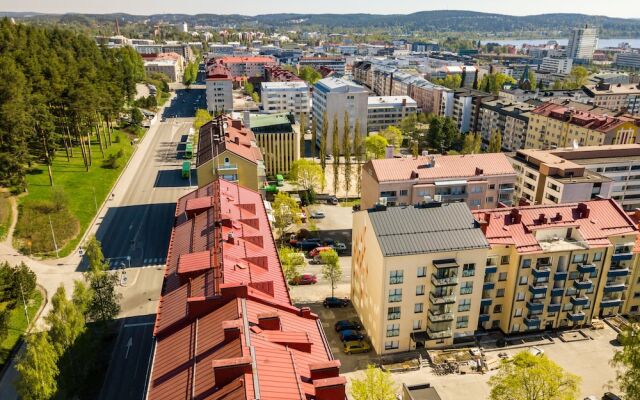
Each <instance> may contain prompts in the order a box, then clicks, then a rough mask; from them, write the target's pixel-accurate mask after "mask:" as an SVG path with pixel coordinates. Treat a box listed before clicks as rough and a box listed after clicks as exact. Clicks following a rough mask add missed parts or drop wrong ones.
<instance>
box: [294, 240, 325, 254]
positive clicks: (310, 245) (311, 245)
mask: <svg viewBox="0 0 640 400" xmlns="http://www.w3.org/2000/svg"><path fill="white" fill-rule="evenodd" d="M296 246H297V247H298V248H299V249H300V250H306V251H309V250H311V249H315V248H316V247H318V246H320V242H319V241H315V240H309V239H305V240H303V241H301V242H297V243H296Z"/></svg>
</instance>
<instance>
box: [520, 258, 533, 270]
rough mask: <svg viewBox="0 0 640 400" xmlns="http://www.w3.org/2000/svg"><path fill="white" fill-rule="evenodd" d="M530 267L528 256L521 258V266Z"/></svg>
mask: <svg viewBox="0 0 640 400" xmlns="http://www.w3.org/2000/svg"><path fill="white" fill-rule="evenodd" d="M529 267H531V259H530V258H525V259H523V260H522V268H529Z"/></svg>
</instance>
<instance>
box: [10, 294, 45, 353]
mask: <svg viewBox="0 0 640 400" xmlns="http://www.w3.org/2000/svg"><path fill="white" fill-rule="evenodd" d="M41 304H42V294H41V293H40V291H39V290H37V289H36V290H34V291H33V295H31V299H29V300H27V312H28V313H29V322H33V318H34V317H35V315H36V313H37V312H38V310H39V309H40V305H41ZM1 306H2V307H5V306H6V304H2V305H1ZM27 328H28V326H27V320H26V319H25V316H24V306H23V304H22V300H21V299H20V300H19V301H18V302H17V303H16V306H15V307H14V308H13V310H11V314H10V316H9V334H8V335H7V338H6V339H5V340H4V341H2V342H0V365H4V363H5V361H6V360H7V357H8V356H9V353H11V350H12V349H13V347H14V346H15V345H16V343H18V339H20V337H21V336H22V335H24V333H25V331H26V330H27Z"/></svg>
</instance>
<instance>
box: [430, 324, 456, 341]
mask: <svg viewBox="0 0 640 400" xmlns="http://www.w3.org/2000/svg"><path fill="white" fill-rule="evenodd" d="M427 336H429V339H445V338H450V337H451V328H447V329H445V330H441V331H434V330H433V328H431V327H430V328H427Z"/></svg>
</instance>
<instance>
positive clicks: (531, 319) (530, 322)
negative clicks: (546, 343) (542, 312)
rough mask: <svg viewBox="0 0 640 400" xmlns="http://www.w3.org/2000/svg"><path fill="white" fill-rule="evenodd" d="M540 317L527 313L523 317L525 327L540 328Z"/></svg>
mask: <svg viewBox="0 0 640 400" xmlns="http://www.w3.org/2000/svg"><path fill="white" fill-rule="evenodd" d="M540 322H541V321H540V318H538V317H537V316H535V315H529V316H527V317H524V324H525V325H526V326H527V328H529V329H536V328H540Z"/></svg>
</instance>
